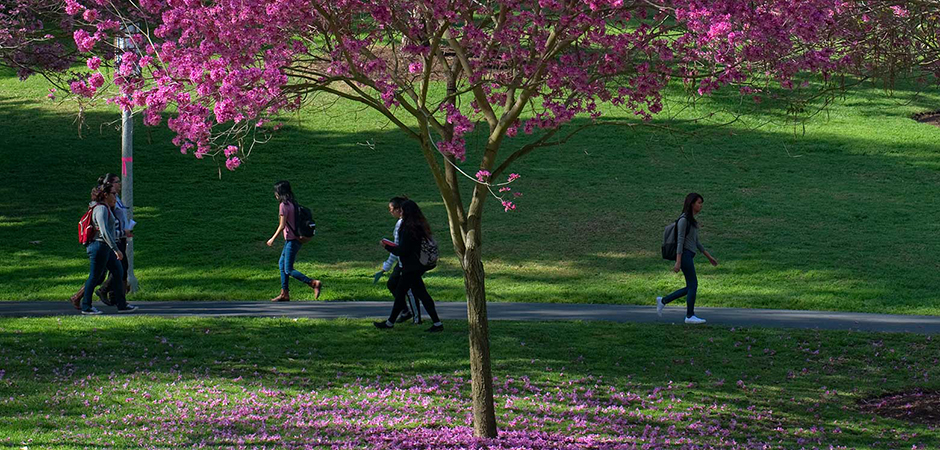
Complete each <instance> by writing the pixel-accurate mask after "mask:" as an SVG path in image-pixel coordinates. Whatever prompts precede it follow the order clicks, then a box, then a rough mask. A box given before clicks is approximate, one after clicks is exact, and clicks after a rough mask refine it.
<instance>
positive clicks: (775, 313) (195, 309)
mask: <svg viewBox="0 0 940 450" xmlns="http://www.w3.org/2000/svg"><path fill="white" fill-rule="evenodd" d="M133 304H134V305H137V306H139V307H140V310H139V311H138V312H136V313H133V314H149V315H155V316H167V317H178V316H205V317H231V316H251V317H309V318H318V319H335V318H339V317H351V318H374V319H379V318H384V317H387V315H388V313H389V311H390V309H391V306H392V305H391V302H310V301H307V302H290V303H271V302H235V301H226V302H198V301H187V302H133ZM99 309H101V310H102V311H104V313H105V314H107V315H111V314H114V308H109V307H106V306H103V305H99ZM487 310H488V312H489V317H490V319H491V320H534V321H550V320H604V321H611V322H638V323H654V322H661V323H674V324H682V319H683V318H684V317H685V307H684V305H679V306H675V307H667V308H666V311H665V312H664V313H663V317H662V318H660V317H657V316H656V308H655V307H653V306H633V305H593V304H561V303H489V304H488V305H487ZM437 311H438V314H440V316H441V318H442V319H444V320H448V319H451V320H455V319H456V320H462V319H466V318H467V304H466V303H464V302H437ZM77 314H78V311H76V310H75V309H74V308H73V307H72V305H71V303H69V302H67V301H61V302H0V316H5V317H36V316H58V315H77ZM696 315H698V316H699V317H702V318H704V319H707V320H708V324H706V325H705V326H708V325H717V326H731V327H777V328H810V329H823V330H860V331H885V332H908V333H928V334H940V316H902V315H891V314H864V313H852V312H830V311H787V310H776V309H740V308H707V307H699V308H696ZM683 326H685V325H684V324H683Z"/></svg>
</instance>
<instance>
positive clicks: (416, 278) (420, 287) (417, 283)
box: [388, 270, 441, 323]
mask: <svg viewBox="0 0 940 450" xmlns="http://www.w3.org/2000/svg"><path fill="white" fill-rule="evenodd" d="M424 272H425V271H423V270H422V271H418V272H404V271H403V272H402V273H401V278H400V279H399V280H398V285H397V286H395V292H394V293H393V294H394V295H395V303H394V304H393V305H392V313H391V314H390V315H389V317H388V321H389V322H392V323H395V319H398V315H399V314H401V312H402V311H404V310H405V304H406V302H407V301H408V290H409V289H410V290H411V293H412V294H414V296H415V298H417V299H418V300H421V304H423V305H424V310H425V311H427V312H428V315H429V316H431V321H432V322H433V323H440V321H441V320H440V318H438V317H437V308H435V307H434V299H432V298H431V294H428V288H427V287H425V286H424V280H422V279H421V277H422V276H424Z"/></svg>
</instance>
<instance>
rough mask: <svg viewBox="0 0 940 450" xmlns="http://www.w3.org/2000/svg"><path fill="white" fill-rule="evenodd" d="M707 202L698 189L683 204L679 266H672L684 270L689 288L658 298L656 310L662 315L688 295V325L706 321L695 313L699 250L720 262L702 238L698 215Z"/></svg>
mask: <svg viewBox="0 0 940 450" xmlns="http://www.w3.org/2000/svg"><path fill="white" fill-rule="evenodd" d="M704 202H705V199H703V198H702V196H701V195H699V194H696V193H695V192H692V193H691V194H689V195H687V196H686V197H685V204H684V205H683V206H682V215H680V216H679V221H678V224H677V225H676V228H677V231H678V238H677V239H678V241H677V243H676V244H677V245H676V249H677V250H678V251H677V252H676V265H675V266H674V267H673V268H672V271H673V272H679V271H680V270H681V271H682V274H683V275H685V287H684V288H682V289H679V290H678V291H675V292H673V293H671V294H669V295H667V296H665V297H656V313H657V314H659V315H660V316H662V315H663V308H664V307H665V306H666V305H667V304H668V303H669V302H671V301H673V300H676V299H678V298H681V297H683V296H685V297H686V300H685V303H686V312H685V323H688V324H700V323H705V319H700V318H698V317H696V316H695V296H696V294H697V293H698V278H696V276H695V263H694V262H693V259H694V258H695V252H696V251H699V252H701V253H702V254H703V255H705V257H706V258H708V262H710V263H712V265H713V266H717V265H718V260H717V259H715V258H713V257H712V255H711V254H709V253H708V251H707V250H705V247H704V246H702V243H701V242H699V239H698V231H699V226H698V221H697V220H695V216H697V215H698V213H700V212H701V211H702V204H703V203H704Z"/></svg>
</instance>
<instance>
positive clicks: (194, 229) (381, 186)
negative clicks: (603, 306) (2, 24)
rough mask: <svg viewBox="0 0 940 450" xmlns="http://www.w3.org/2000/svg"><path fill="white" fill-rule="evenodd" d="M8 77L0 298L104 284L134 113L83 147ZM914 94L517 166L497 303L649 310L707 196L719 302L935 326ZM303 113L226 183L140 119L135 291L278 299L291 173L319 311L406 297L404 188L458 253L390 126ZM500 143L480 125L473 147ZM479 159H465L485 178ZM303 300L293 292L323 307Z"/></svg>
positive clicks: (500, 246) (41, 90)
mask: <svg viewBox="0 0 940 450" xmlns="http://www.w3.org/2000/svg"><path fill="white" fill-rule="evenodd" d="M6 75H7V76H4V77H3V78H2V79H0V136H2V137H0V143H2V145H0V173H2V174H3V176H4V178H5V183H3V184H2V186H0V279H2V280H3V281H2V283H0V300H37V299H64V298H65V297H67V296H68V295H69V294H71V293H72V292H74V290H75V289H76V288H77V287H78V286H79V285H80V284H81V283H82V282H83V280H84V279H85V277H86V276H87V272H86V270H87V258H86V256H85V254H84V252H83V251H82V249H81V248H80V247H79V246H78V244H77V243H76V242H75V236H74V234H75V232H74V223H75V221H76V220H77V219H78V217H79V216H80V215H81V213H82V212H83V210H84V208H85V204H86V202H87V195H88V190H89V189H90V187H91V186H92V184H93V183H94V180H95V179H96V177H97V176H99V175H100V174H102V173H104V172H108V171H112V172H116V171H119V170H120V164H119V163H120V154H119V151H120V133H119V131H118V130H117V129H116V128H115V125H116V124H115V122H114V121H115V120H116V119H117V118H118V116H117V112H116V111H115V110H114V109H111V108H106V107H101V108H96V109H92V110H89V111H87V117H86V122H85V124H84V127H83V128H82V130H81V131H82V132H81V135H82V137H81V138H80V137H79V133H78V128H77V125H76V124H75V122H74V118H75V111H74V110H73V108H72V107H71V106H70V105H69V104H56V103H52V102H49V101H47V100H45V99H44V94H45V93H46V90H47V86H45V85H44V84H43V82H42V81H41V80H38V79H33V80H30V81H29V82H27V83H21V82H19V81H17V80H16V79H15V78H14V77H12V76H9V74H6ZM898 94H899V95H898V97H897V98H887V97H885V96H884V95H883V92H881V91H879V90H878V89H874V88H872V89H860V90H858V91H856V92H854V93H852V94H850V95H849V96H847V97H846V98H845V99H844V100H843V101H841V102H839V103H838V104H836V105H835V106H833V107H832V108H831V109H830V110H829V112H828V114H826V115H820V116H817V117H815V118H814V119H813V120H811V121H810V122H809V123H808V124H807V127H806V133H805V135H803V134H802V128H800V129H797V130H794V127H792V126H789V125H786V124H784V123H783V122H784V120H783V117H782V115H781V114H780V112H779V111H778V110H776V109H774V107H773V105H769V106H765V107H763V108H761V109H754V108H750V107H748V108H744V111H745V114H744V115H743V116H742V117H741V118H740V120H739V121H738V122H736V123H735V124H733V125H731V126H728V127H724V128H716V129H712V128H711V127H709V126H708V125H702V124H696V125H689V124H681V123H677V124H673V126H674V127H675V128H677V129H678V130H679V131H680V132H679V133H664V132H662V131H658V130H654V129H651V128H613V127H601V128H594V129H590V130H588V131H586V132H584V133H583V134H581V135H580V136H579V137H578V138H577V139H575V140H573V141H572V142H571V143H569V144H568V145H565V146H562V147H552V148H547V149H544V150H538V151H536V152H535V153H533V154H532V155H530V156H529V157H528V158H526V159H524V160H522V161H520V163H519V164H518V166H516V167H515V168H514V170H513V171H514V172H518V173H520V174H521V175H522V178H521V179H520V180H519V181H517V182H516V183H515V184H514V187H515V188H516V189H518V190H519V191H521V192H523V193H524V196H523V197H522V198H521V199H520V201H519V202H518V203H519V208H518V209H517V210H516V211H514V212H511V213H504V212H503V211H502V209H501V208H500V207H499V205H498V203H497V202H491V204H490V206H489V207H488V208H487V211H486V217H485V223H484V227H485V230H484V231H485V232H484V242H485V254H484V257H485V264H486V269H487V294H488V295H487V296H488V299H489V300H491V301H507V302H514V301H535V302H578V303H628V304H650V303H651V301H652V300H651V299H652V298H653V297H655V296H656V295H661V294H663V293H665V292H668V291H671V290H673V289H675V288H678V287H680V285H681V278H680V277H679V276H676V275H673V274H671V273H670V272H669V271H668V270H667V269H668V266H669V265H668V263H666V262H664V261H662V260H661V259H660V258H659V257H658V255H657V253H658V247H659V240H660V239H661V233H662V227H663V226H664V225H665V224H666V223H667V222H669V221H671V220H673V219H674V218H675V216H677V215H678V212H679V209H680V207H681V201H682V198H683V197H684V195H685V194H686V193H687V192H689V191H696V192H700V193H702V194H703V195H704V196H705V199H706V202H705V210H704V212H703V214H702V216H701V222H702V223H703V232H702V236H703V239H704V243H705V245H706V247H708V248H709V249H710V250H711V251H712V253H713V254H714V255H715V256H716V257H717V258H718V259H719V260H720V261H721V263H722V264H721V266H719V267H718V268H711V267H710V266H707V264H706V263H705V261H704V260H699V279H700V286H701V288H700V295H699V299H700V303H701V304H703V305H709V306H735V307H753V308H791V309H818V310H851V311H868V312H889V313H918V314H938V313H940V295H938V294H937V290H936V286H935V282H936V272H937V270H938V268H940V259H938V258H937V257H936V255H937V254H938V252H940V216H938V214H940V213H938V211H940V195H938V194H940V170H938V169H940V153H938V145H937V137H938V135H940V134H938V133H940V130H938V129H936V128H934V127H930V126H927V125H923V124H918V123H916V122H914V121H912V120H910V119H909V118H908V117H909V115H910V114H911V113H914V112H918V111H923V110H928V109H936V105H937V104H938V100H940V95H938V94H937V93H936V92H932V93H930V94H929V95H921V96H919V97H916V98H913V99H910V95H908V94H909V93H907V92H904V91H900V92H899V93H898ZM670 95H671V96H673V97H674V98H675V99H679V97H680V96H681V94H679V93H677V92H676V93H671V94H670ZM733 101H734V100H733V99H732V98H731V97H727V98H723V97H718V98H715V99H709V100H702V101H700V102H698V104H697V105H696V108H695V109H694V110H693V109H690V110H687V111H682V112H679V111H674V112H675V113H676V114H677V116H678V117H679V118H690V117H698V116H702V115H706V114H708V113H709V112H712V111H718V112H719V113H718V114H717V115H716V116H715V117H714V118H713V119H712V120H711V122H710V123H719V122H721V121H723V120H725V119H727V118H728V116H727V114H725V113H721V112H720V111H721V110H723V109H724V108H726V107H730V106H733V105H732V102H733ZM676 104H678V103H676ZM667 112H669V111H667ZM611 114H613V115H617V114H620V115H623V113H621V112H618V111H611ZM285 121H286V124H287V126H286V127H285V128H284V129H283V130H282V132H280V133H279V134H277V135H276V137H275V138H274V139H273V140H272V141H271V142H269V143H268V144H266V145H264V146H262V147H260V148H257V149H256V150H255V152H254V153H253V154H252V155H251V157H250V158H249V159H248V161H247V162H246V164H245V165H244V166H243V168H241V169H239V170H238V171H236V172H233V173H230V172H228V171H226V170H225V169H224V168H222V170H221V172H222V174H221V178H220V177H219V172H220V170H219V164H220V163H219V162H218V161H213V160H201V161H200V160H195V159H194V158H193V157H192V156H187V155H181V154H180V153H179V152H178V151H177V150H176V149H175V148H174V147H173V146H172V145H170V143H169V141H170V138H171V135H170V133H169V132H168V131H167V130H166V129H165V127H160V128H145V127H143V126H141V125H138V128H137V130H138V134H137V138H136V142H135V146H136V147H135V154H134V162H135V203H136V218H137V219H138V221H139V222H140V225H139V229H138V230H137V239H136V242H135V249H136V253H135V263H136V266H137V270H136V274H137V277H138V278H139V280H140V284H141V291H140V292H139V293H137V294H136V295H135V298H138V299H147V300H154V299H194V300H198V299H233V300H235V299H238V300H242V299H265V298H269V297H271V296H273V295H274V294H276V291H277V288H278V281H277V278H278V274H277V269H276V262H277V259H278V253H279V248H274V249H271V248H267V247H266V246H265V245H264V241H265V240H266V239H267V238H268V237H269V236H270V235H271V233H272V232H273V230H274V228H275V225H276V207H277V205H276V204H275V201H274V199H273V195H272V188H271V186H272V184H273V183H274V181H276V180H278V179H288V180H291V181H292V183H293V184H294V185H295V186H296V191H297V194H298V196H299V198H300V200H301V201H302V202H303V203H304V204H306V205H308V206H310V207H311V208H312V209H313V210H314V214H315V216H316V218H317V221H318V228H319V234H318V236H317V238H316V241H315V242H314V243H313V244H311V245H309V246H307V247H306V248H305V249H304V250H303V251H302V252H301V253H300V256H299V260H298V261H299V263H298V268H299V269H300V270H301V271H303V272H305V273H307V274H308V275H311V276H314V277H317V278H321V279H323V280H324V282H325V284H326V285H327V289H326V290H325V292H324V295H323V297H322V299H326V300H375V299H382V298H387V297H388V295H387V293H386V292H385V291H384V289H383V288H382V286H373V285H372V284H371V277H370V275H371V274H372V273H373V272H374V271H375V270H376V269H377V266H378V265H379V263H380V262H381V261H382V260H383V259H384V257H385V256H386V253H385V252H384V251H383V250H381V249H380V248H379V247H378V245H377V241H378V240H379V239H380V238H381V237H385V236H389V235H390V233H391V228H392V225H393V223H394V222H393V219H392V218H391V217H390V216H388V214H387V212H386V207H385V202H386V201H387V199H388V198H389V197H391V196H393V195H397V194H407V195H409V196H411V197H413V198H415V199H416V200H418V201H419V202H420V203H421V204H422V206H423V207H424V209H425V211H426V213H427V215H428V216H429V218H430V219H431V221H432V224H433V227H434V230H435V232H436V233H438V235H439V236H441V237H442V238H444V239H445V240H446V236H447V233H446V229H447V222H446V217H445V214H444V210H443V207H442V205H441V202H440V198H439V196H437V195H436V190H435V188H434V185H433V183H432V181H431V178H430V176H429V174H428V169H427V167H426V165H425V164H424V162H423V159H422V157H421V156H420V153H419V151H418V149H417V148H416V147H415V145H414V144H413V143H412V142H410V141H409V140H407V139H406V138H405V137H404V135H403V134H402V133H400V132H398V131H397V130H395V129H394V128H393V127H392V126H391V125H390V124H388V123H387V122H386V121H383V120H382V119H381V117H379V116H378V115H376V114H372V113H371V112H369V111H363V110H361V108H359V107H357V106H355V105H351V104H348V103H344V102H339V103H337V104H336V105H335V106H334V107H333V108H330V109H328V110H326V111H314V110H313V109H310V110H307V111H305V112H301V113H299V114H296V115H294V116H291V117H288V118H285ZM757 125H762V126H757ZM479 128H483V127H479ZM691 131H695V132H696V134H694V135H688V134H685V133H683V132H691ZM795 131H796V132H795ZM483 139H484V138H483V136H482V135H481V134H480V133H475V134H473V135H472V136H470V137H469V139H468V142H469V144H470V146H471V147H472V146H474V145H476V146H479V145H480V144H481V143H482V141H483ZM508 145H509V146H510V148H511V147H512V146H513V145H521V141H520V142H517V143H514V142H513V140H510V143H509V144H508ZM471 155H472V156H471V159H470V160H468V162H467V163H466V164H464V167H465V169H466V170H467V171H468V172H470V173H473V172H475V171H476V169H475V168H474V167H473V166H474V164H476V163H478V161H476V160H474V159H473V158H474V157H475V156H473V154H472V151H471ZM467 190H469V184H467V185H465V191H467ZM278 247H279V245H278ZM442 251H443V252H444V253H443V255H442V256H443V258H442V263H441V265H440V267H439V268H438V269H437V270H435V271H434V272H432V273H431V274H430V275H429V277H428V284H429V286H430V289H431V292H432V294H433V295H435V296H436V297H437V298H439V299H447V300H457V299H461V298H463V282H462V278H461V276H460V272H459V268H458V266H457V262H456V260H455V259H454V257H453V253H452V251H451V249H450V247H449V245H446V242H445V245H443V246H442ZM295 286H299V285H295ZM294 289H295V293H294V297H295V298H298V299H312V292H308V290H299V289H300V288H299V287H295V288H294Z"/></svg>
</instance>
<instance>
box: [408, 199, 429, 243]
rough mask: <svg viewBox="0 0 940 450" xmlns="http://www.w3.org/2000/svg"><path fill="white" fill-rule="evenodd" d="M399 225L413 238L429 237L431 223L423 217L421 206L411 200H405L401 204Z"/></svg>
mask: <svg viewBox="0 0 940 450" xmlns="http://www.w3.org/2000/svg"><path fill="white" fill-rule="evenodd" d="M401 218H402V222H401V226H402V228H404V229H405V230H406V231H407V232H408V233H409V234H410V235H411V236H412V237H414V238H415V239H418V240H420V239H424V238H430V237H431V225H429V224H428V219H425V218H424V214H423V213H422V212H421V208H419V207H418V204H417V203H415V202H414V201H412V200H405V201H404V202H402V204H401Z"/></svg>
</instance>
